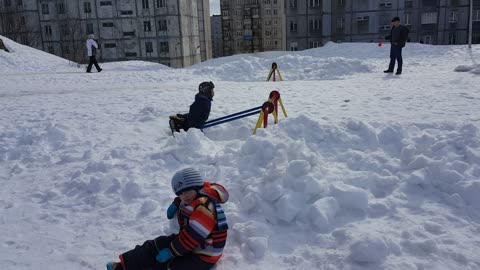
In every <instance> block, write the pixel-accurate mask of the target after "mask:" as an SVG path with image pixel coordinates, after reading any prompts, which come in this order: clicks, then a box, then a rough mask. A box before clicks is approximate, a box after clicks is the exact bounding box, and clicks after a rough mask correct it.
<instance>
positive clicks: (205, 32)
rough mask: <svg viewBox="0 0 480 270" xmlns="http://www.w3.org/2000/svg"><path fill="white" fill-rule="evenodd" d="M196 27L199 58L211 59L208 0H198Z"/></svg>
mask: <svg viewBox="0 0 480 270" xmlns="http://www.w3.org/2000/svg"><path fill="white" fill-rule="evenodd" d="M198 28H199V32H200V33H199V35H200V55H201V60H202V62H203V61H207V60H209V59H212V32H211V31H212V28H211V24H210V1H209V0H198Z"/></svg>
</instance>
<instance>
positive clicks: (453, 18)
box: [448, 10, 458, 44]
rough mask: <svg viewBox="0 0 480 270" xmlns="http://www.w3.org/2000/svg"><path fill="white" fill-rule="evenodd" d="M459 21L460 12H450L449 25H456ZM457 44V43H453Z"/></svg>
mask: <svg viewBox="0 0 480 270" xmlns="http://www.w3.org/2000/svg"><path fill="white" fill-rule="evenodd" d="M457 21H458V10H450V17H449V19H448V22H449V23H456V22H457ZM453 44H455V43H453Z"/></svg>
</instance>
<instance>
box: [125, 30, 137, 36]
mask: <svg viewBox="0 0 480 270" xmlns="http://www.w3.org/2000/svg"><path fill="white" fill-rule="evenodd" d="M123 36H124V37H134V36H135V31H131V32H123Z"/></svg>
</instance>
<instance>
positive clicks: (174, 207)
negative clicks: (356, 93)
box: [167, 197, 182, 219]
mask: <svg viewBox="0 0 480 270" xmlns="http://www.w3.org/2000/svg"><path fill="white" fill-rule="evenodd" d="M181 202H182V200H180V198H179V197H176V198H175V199H174V200H173V202H172V204H171V205H170V206H169V207H168V209H167V218H168V219H172V218H174V217H175V214H176V213H177V211H178V207H179V206H180V203H181Z"/></svg>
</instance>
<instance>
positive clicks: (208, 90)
mask: <svg viewBox="0 0 480 270" xmlns="http://www.w3.org/2000/svg"><path fill="white" fill-rule="evenodd" d="M214 88H215V85H214V84H213V83H212V82H202V83H201V84H200V85H199V86H198V94H196V95H195V101H194V102H193V103H192V105H190V110H189V112H188V113H186V114H176V115H171V116H170V127H171V128H172V130H175V131H177V132H180V129H183V130H185V131H187V130H188V129H189V128H199V129H201V128H202V127H203V125H204V124H205V122H206V121H207V120H208V116H209V115H210V109H211V106H212V101H213V96H214V95H215V92H214V91H213V89H214Z"/></svg>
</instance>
